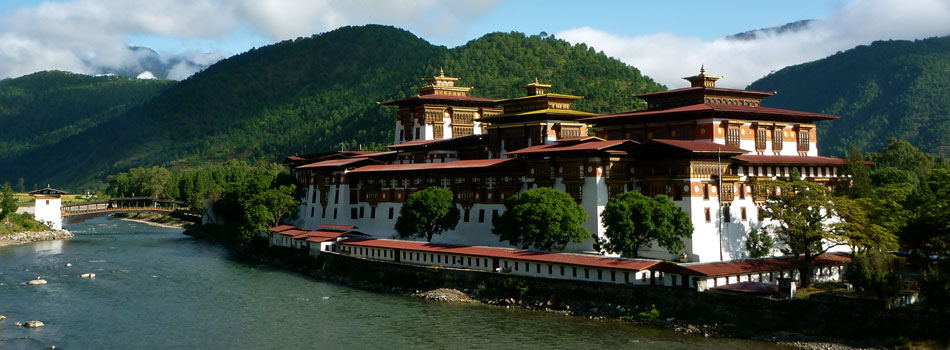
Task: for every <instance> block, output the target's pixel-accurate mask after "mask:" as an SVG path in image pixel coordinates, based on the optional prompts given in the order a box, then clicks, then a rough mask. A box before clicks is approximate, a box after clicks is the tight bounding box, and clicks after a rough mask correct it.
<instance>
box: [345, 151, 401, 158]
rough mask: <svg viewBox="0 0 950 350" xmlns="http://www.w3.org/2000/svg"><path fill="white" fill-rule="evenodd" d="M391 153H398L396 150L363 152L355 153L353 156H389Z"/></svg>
mask: <svg viewBox="0 0 950 350" xmlns="http://www.w3.org/2000/svg"><path fill="white" fill-rule="evenodd" d="M390 154H396V151H384V152H370V153H363V154H358V155H355V156H353V158H371V157H379V156H388V155H390Z"/></svg>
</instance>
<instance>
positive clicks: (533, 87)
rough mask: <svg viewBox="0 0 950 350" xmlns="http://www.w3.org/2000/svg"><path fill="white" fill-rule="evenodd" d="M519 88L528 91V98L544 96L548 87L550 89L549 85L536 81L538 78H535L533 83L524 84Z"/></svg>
mask: <svg viewBox="0 0 950 350" xmlns="http://www.w3.org/2000/svg"><path fill="white" fill-rule="evenodd" d="M521 87H523V88H524V89H525V90H527V91H528V96H534V95H544V94H545V93H547V90H548V88H549V87H551V85H550V84H542V83H541V82H540V81H538V77H537V76H535V77H534V82H533V83H528V84H524V85H522V86H521Z"/></svg>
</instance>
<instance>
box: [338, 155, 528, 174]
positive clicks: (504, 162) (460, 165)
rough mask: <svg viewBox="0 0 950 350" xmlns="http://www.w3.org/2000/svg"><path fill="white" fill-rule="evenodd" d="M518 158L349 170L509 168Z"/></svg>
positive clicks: (389, 165) (387, 165) (359, 171)
mask: <svg viewBox="0 0 950 350" xmlns="http://www.w3.org/2000/svg"><path fill="white" fill-rule="evenodd" d="M519 163H520V161H519V160H518V159H512V158H499V159H473V160H456V161H451V162H445V163H412V164H381V165H367V166H364V167H360V168H356V169H354V170H351V171H350V173H373V172H385V171H430V170H456V169H486V168H509V167H514V166H515V165H516V164H519Z"/></svg>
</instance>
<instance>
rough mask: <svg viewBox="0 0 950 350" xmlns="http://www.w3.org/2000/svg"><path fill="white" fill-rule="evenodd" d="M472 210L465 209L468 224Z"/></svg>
mask: <svg viewBox="0 0 950 350" xmlns="http://www.w3.org/2000/svg"><path fill="white" fill-rule="evenodd" d="M471 211H472V210H471V209H465V222H468V219H469V214H471Z"/></svg>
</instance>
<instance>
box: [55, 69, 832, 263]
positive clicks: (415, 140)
mask: <svg viewBox="0 0 950 350" xmlns="http://www.w3.org/2000/svg"><path fill="white" fill-rule="evenodd" d="M720 78H721V77H719V76H713V75H708V74H706V73H705V71H704V70H701V71H700V74H698V75H695V76H690V77H686V78H684V79H686V80H687V81H689V82H690V86H689V87H686V88H681V89H674V90H669V91H663V92H657V93H651V94H643V95H638V96H637V97H639V98H641V99H643V100H645V101H646V102H647V105H648V107H647V109H645V110H641V111H634V112H629V113H620V114H612V115H596V114H593V113H588V112H583V111H578V110H575V109H573V108H572V103H573V102H574V101H577V100H579V99H581V98H582V97H581V96H572V95H565V94H557V93H551V92H548V89H549V88H550V87H551V85H547V84H542V83H540V82H538V81H537V80H536V81H535V82H533V83H530V84H527V85H524V88H525V90H526V95H525V96H522V97H516V98H510V99H487V98H477V97H471V96H468V91H469V89H470V88H468V87H461V86H455V83H456V82H457V81H458V78H453V77H446V76H445V74H444V73H442V72H440V74H439V76H436V77H432V78H429V79H426V80H427V81H428V85H427V86H424V87H421V88H419V89H417V90H418V92H419V94H418V95H417V96H414V97H410V98H406V99H401V100H395V101H386V102H382V104H383V105H387V106H393V107H395V108H396V110H395V114H396V118H395V119H396V123H395V127H396V136H395V139H394V140H393V141H394V144H393V145H391V146H389V148H390V150H389V151H387V152H357V151H339V152H329V153H320V154H310V155H304V156H291V157H288V158H287V160H286V161H285V163H286V164H287V165H288V166H290V167H291V168H292V170H293V173H294V175H295V176H296V177H297V179H298V181H299V183H300V184H301V186H303V187H304V188H305V189H306V195H305V196H304V197H303V198H301V200H302V203H301V206H300V210H299V213H298V214H299V215H298V221H297V222H296V224H297V225H298V226H300V227H302V228H304V229H316V228H318V227H319V226H320V225H347V226H355V227H358V228H359V231H360V232H363V233H366V234H369V235H371V236H374V237H377V238H392V237H396V235H397V234H396V231H395V229H394V225H395V223H396V219H397V218H398V216H399V210H400V208H401V206H402V203H404V202H405V200H406V198H407V197H408V196H409V195H410V194H412V193H413V192H416V191H419V190H421V189H424V188H426V187H430V186H438V187H442V188H446V189H449V190H451V191H452V192H454V194H455V198H456V202H457V205H458V206H459V210H460V211H461V213H462V219H461V220H460V222H459V224H458V226H457V228H456V229H455V230H453V231H449V232H446V233H443V234H442V235H438V236H436V237H434V238H433V242H434V243H447V244H461V245H480V246H498V247H509V245H508V243H507V242H500V241H499V239H498V237H497V236H495V235H493V234H492V233H491V228H492V222H493V221H494V219H495V218H496V217H497V216H498V215H500V214H501V213H502V212H504V210H505V205H504V203H505V200H506V199H507V198H510V197H511V196H514V195H516V194H518V193H520V192H522V191H525V190H527V189H532V188H538V187H551V188H554V189H556V190H559V191H564V192H566V193H568V194H570V195H571V196H572V197H573V198H574V200H575V201H576V202H577V203H578V204H580V205H581V206H583V208H584V209H585V210H586V212H587V222H586V223H585V226H586V227H587V229H588V230H589V231H590V233H591V237H592V238H590V239H588V240H586V241H584V242H582V243H580V244H571V245H569V246H568V247H567V248H566V250H567V251H569V252H594V249H593V243H594V237H603V235H604V228H603V225H602V224H601V222H600V213H601V212H602V211H603V209H604V206H605V205H606V204H607V201H608V200H609V199H610V198H611V197H613V196H615V195H617V194H620V193H623V192H626V191H640V192H642V193H644V194H646V195H649V196H654V195H661V194H662V195H666V196H668V197H669V198H670V199H671V200H673V202H674V203H676V204H677V205H678V206H679V207H680V208H681V209H682V210H683V211H685V212H686V213H688V214H689V215H690V217H691V219H692V223H693V226H694V228H695V230H694V232H693V235H692V238H689V239H685V240H684V242H685V243H686V248H685V249H684V250H683V251H680V252H673V253H670V252H668V251H666V249H663V248H658V247H644V248H642V249H641V250H640V252H641V256H644V257H650V258H657V259H667V260H675V259H678V257H679V256H681V255H685V256H686V259H687V260H688V261H690V262H711V261H727V260H736V259H743V258H747V257H748V252H747V251H746V249H745V244H744V243H745V240H746V238H747V236H748V232H749V230H750V229H751V228H753V227H762V226H764V225H766V224H768V222H763V221H762V220H761V218H760V217H759V206H760V205H761V204H762V203H763V202H764V201H765V199H766V198H765V196H763V195H762V193H763V192H767V191H760V190H759V189H756V188H755V186H757V184H758V183H759V181H763V180H771V179H775V178H776V177H778V176H787V175H789V174H790V173H792V172H793V171H795V170H797V171H798V173H800V174H801V175H802V177H803V178H805V179H807V180H809V181H815V182H820V183H823V184H825V185H826V186H828V187H829V188H832V187H833V186H834V185H835V184H836V182H837V181H839V180H846V178H844V177H843V176H842V175H840V173H841V169H842V167H843V166H844V164H845V162H844V161H843V160H842V159H838V158H829V157H822V156H819V155H818V140H817V132H816V131H817V130H816V124H815V123H816V122H818V121H822V120H830V119H834V118H836V117H835V116H832V115H826V114H819V113H810V112H801V111H792V110H785V109H777V108H768V107H762V106H761V102H762V100H763V99H764V98H767V97H769V96H771V95H773V93H772V92H762V91H749V90H736V89H725V88H717V87H716V81H717V80H718V79H720ZM38 203H39V202H38ZM57 203H58V200H57ZM37 205H38V207H37V213H39V212H40V208H39V204H37ZM57 210H58V209H57Z"/></svg>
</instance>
